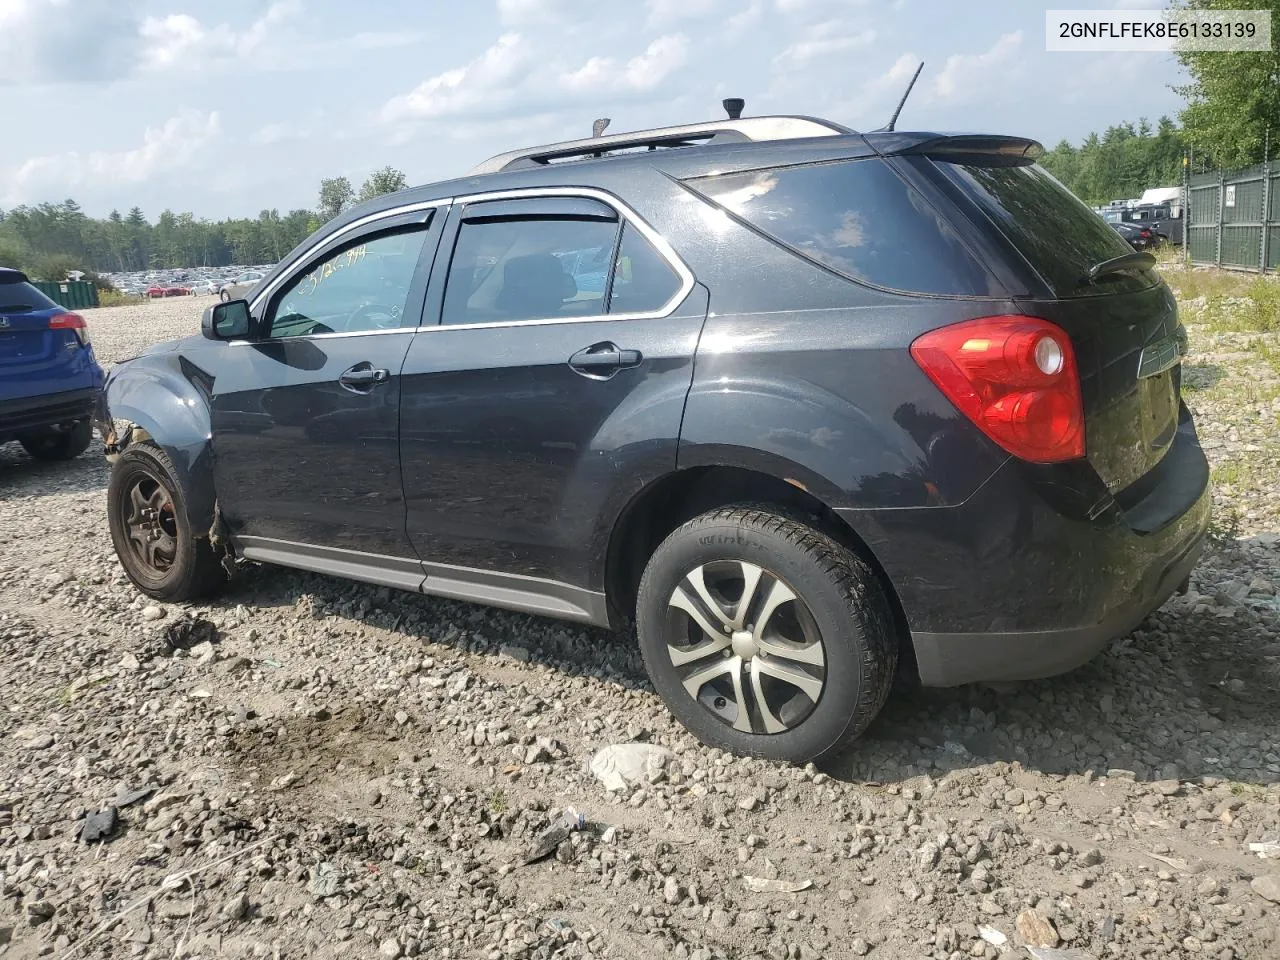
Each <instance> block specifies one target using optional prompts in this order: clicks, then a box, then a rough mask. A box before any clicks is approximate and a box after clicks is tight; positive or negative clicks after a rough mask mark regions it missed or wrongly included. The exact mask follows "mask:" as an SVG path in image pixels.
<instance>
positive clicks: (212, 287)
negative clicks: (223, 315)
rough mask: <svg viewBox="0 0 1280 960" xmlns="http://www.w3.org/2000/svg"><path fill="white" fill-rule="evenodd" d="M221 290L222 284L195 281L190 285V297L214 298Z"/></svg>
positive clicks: (213, 281)
mask: <svg viewBox="0 0 1280 960" xmlns="http://www.w3.org/2000/svg"><path fill="white" fill-rule="evenodd" d="M221 289H222V284H220V283H218V281H216V280H197V281H196V282H195V283H193V284H191V295H192V296H193V297H210V296H216V295H217V294H218V292H219V291H220V290H221Z"/></svg>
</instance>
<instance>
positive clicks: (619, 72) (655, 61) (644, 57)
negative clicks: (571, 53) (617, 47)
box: [559, 33, 689, 93]
mask: <svg viewBox="0 0 1280 960" xmlns="http://www.w3.org/2000/svg"><path fill="white" fill-rule="evenodd" d="M688 55H689V38H688V37H686V36H685V35H684V34H682V33H677V34H674V35H672V36H667V37H659V38H658V39H657V40H655V41H653V43H651V44H649V47H648V49H646V50H645V51H644V53H641V54H639V55H637V56H634V57H632V58H631V59H630V60H628V61H626V62H625V63H620V62H619V61H617V60H616V59H614V58H613V57H592V58H591V59H590V60H588V61H587V62H586V63H584V64H583V65H582V66H581V67H579V68H578V69H577V70H572V71H567V72H564V73H562V74H560V77H559V85H560V86H561V87H562V88H563V89H565V90H574V91H581V92H583V93H601V92H606V93H607V92H613V91H640V92H643V91H648V90H652V89H653V88H654V87H656V86H658V85H659V84H661V83H662V81H663V80H665V79H666V78H667V77H669V76H670V75H671V74H672V73H674V72H675V71H676V70H678V69H680V67H682V66H684V64H685V62H686V61H687V60H688Z"/></svg>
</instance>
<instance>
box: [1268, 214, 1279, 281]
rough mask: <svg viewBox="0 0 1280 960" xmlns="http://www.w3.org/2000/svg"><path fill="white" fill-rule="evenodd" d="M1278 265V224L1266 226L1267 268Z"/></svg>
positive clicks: (1273, 267) (1272, 268)
mask: <svg viewBox="0 0 1280 960" xmlns="http://www.w3.org/2000/svg"><path fill="white" fill-rule="evenodd" d="M1276 267H1280V224H1270V225H1268V227H1267V269H1268V270H1274V269H1275V268H1276Z"/></svg>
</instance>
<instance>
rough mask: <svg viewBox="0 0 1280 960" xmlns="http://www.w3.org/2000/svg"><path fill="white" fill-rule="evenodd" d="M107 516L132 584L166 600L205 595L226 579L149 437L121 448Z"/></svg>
mask: <svg viewBox="0 0 1280 960" xmlns="http://www.w3.org/2000/svg"><path fill="white" fill-rule="evenodd" d="M107 521H108V524H109V525H110V528H111V542H112V544H113V545H114V546H115V550H116V556H117V557H119V558H120V565H121V566H122V567H124V572H125V573H126V574H127V575H128V577H129V579H130V580H132V581H133V584H134V586H136V587H137V588H138V589H139V590H141V591H142V592H143V593H145V594H146V595H147V596H149V597H152V598H154V599H156V600H163V601H165V602H168V603H181V602H184V601H187V600H196V599H199V598H201V597H206V596H208V595H210V594H212V593H214V592H216V591H217V590H218V589H220V588H221V587H222V586H223V585H224V584H225V583H226V581H227V575H226V572H225V571H224V570H223V569H222V564H221V563H220V562H219V560H218V557H217V554H215V553H214V550H213V546H212V545H211V544H210V543H209V541H208V540H207V539H205V538H197V537H196V536H195V531H193V530H192V528H191V523H190V521H189V520H188V519H187V511H186V496H185V491H184V490H183V489H182V485H181V483H180V482H179V481H178V472H177V470H176V469H174V466H173V461H171V460H170V459H169V457H168V455H167V454H166V453H165V452H164V451H163V450H161V449H160V448H159V447H157V446H155V445H154V444H151V443H137V444H134V445H133V446H131V447H129V448H128V449H127V450H125V451H124V453H122V454H120V457H119V459H118V460H116V462H115V464H114V466H113V467H112V470H111V482H110V483H109V484H108V486H107Z"/></svg>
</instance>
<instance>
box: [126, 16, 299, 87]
mask: <svg viewBox="0 0 1280 960" xmlns="http://www.w3.org/2000/svg"><path fill="white" fill-rule="evenodd" d="M301 10H302V2H301V0H277V2H275V3H273V4H271V6H269V7H268V8H267V10H266V12H265V13H264V14H263V15H262V16H261V17H259V18H258V19H257V20H255V21H253V22H252V23H251V24H250V25H249V26H248V27H246V28H245V29H244V30H235V29H234V28H232V27H231V26H230V25H228V24H225V23H219V24H215V25H213V26H206V25H205V24H204V23H202V22H201V21H200V20H197V19H196V18H195V17H193V16H191V15H190V14H186V13H171V14H169V15H168V16H164V17H154V16H149V17H146V18H144V19H143V20H142V22H141V23H140V24H139V26H138V35H139V36H140V37H141V39H142V42H143V55H142V67H143V69H145V70H166V69H169V68H172V67H180V68H182V69H184V70H190V69H192V68H193V67H198V66H200V65H202V64H206V63H210V62H214V61H217V60H229V59H236V58H239V59H248V58H249V57H251V56H252V55H254V54H255V53H258V52H259V51H260V50H261V49H262V47H263V46H264V45H265V44H266V43H267V42H268V41H269V40H270V39H272V38H273V37H275V36H277V35H278V28H279V27H280V25H281V24H282V23H285V22H286V21H288V20H289V18H291V17H293V16H294V15H296V14H298V13H300V12H301Z"/></svg>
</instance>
